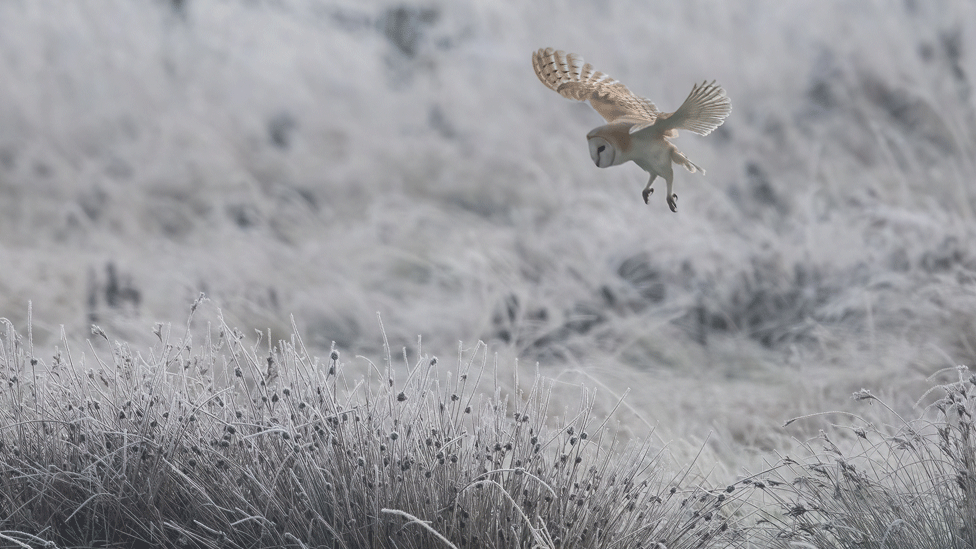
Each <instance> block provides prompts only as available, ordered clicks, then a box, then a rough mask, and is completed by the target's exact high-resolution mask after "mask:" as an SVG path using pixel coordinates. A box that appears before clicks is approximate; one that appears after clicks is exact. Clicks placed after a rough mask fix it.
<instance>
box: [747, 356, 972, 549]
mask: <svg viewBox="0 0 976 549" xmlns="http://www.w3.org/2000/svg"><path fill="white" fill-rule="evenodd" d="M955 370H956V372H957V374H958V379H957V381H955V382H950V383H945V384H943V385H939V386H937V387H935V388H933V389H932V391H931V392H932V393H941V397H940V398H938V399H937V400H935V401H934V402H932V403H931V404H929V405H928V406H927V407H926V408H925V411H924V413H923V415H922V416H921V417H920V418H917V419H911V420H906V419H903V418H902V417H901V416H900V415H899V414H898V413H896V412H895V411H894V410H892V409H891V408H889V407H888V405H887V404H885V403H884V402H883V401H882V400H881V399H879V398H878V397H877V396H875V395H874V394H872V393H871V392H870V391H868V390H866V389H862V390H860V391H858V392H857V393H855V394H854V400H856V401H860V402H866V403H868V404H876V405H879V406H881V407H882V408H884V410H885V411H886V412H887V413H886V414H885V415H887V417H888V418H889V419H890V420H892V423H890V424H889V423H885V424H878V423H875V422H869V421H868V420H866V419H864V418H863V417H859V416H857V415H854V414H849V413H848V414H846V415H845V417H854V418H855V421H854V422H853V423H850V424H845V425H835V426H834V427H833V429H831V431H832V432H833V433H834V434H828V433H827V432H825V431H821V432H820V436H818V437H817V438H815V439H814V440H811V441H809V442H808V443H807V444H805V448H806V449H807V451H808V452H809V455H810V456H812V457H810V458H806V459H798V460H794V459H791V458H790V457H785V458H783V459H782V460H780V461H779V463H778V464H777V467H776V468H775V469H774V470H773V471H772V472H771V474H769V475H768V476H763V477H762V478H761V479H756V480H753V481H752V482H751V484H752V485H753V486H754V487H756V486H757V483H759V482H762V483H764V485H763V486H762V490H763V493H764V494H765V496H766V498H765V499H764V500H763V503H764V504H765V505H764V507H763V508H762V513H761V514H762V515H763V516H764V517H765V520H762V521H760V526H761V527H762V528H767V529H768V535H769V541H768V544H767V545H766V546H767V547H784V548H786V547H817V548H821V549H828V548H852V549H853V548H862V547H869V548H879V549H880V548H884V547H917V548H932V549H936V548H953V549H971V548H972V547H976V427H974V424H973V414H974V413H976V375H973V374H972V372H971V371H970V370H969V369H968V368H967V367H965V366H959V367H958V368H956V369H955ZM808 419H809V418H804V420H808ZM838 434H839V435H840V436H843V437H844V439H845V440H844V441H843V442H841V441H837V442H836V443H835V441H834V440H832V438H833V437H835V436H837V435H838ZM842 447H843V449H842Z"/></svg>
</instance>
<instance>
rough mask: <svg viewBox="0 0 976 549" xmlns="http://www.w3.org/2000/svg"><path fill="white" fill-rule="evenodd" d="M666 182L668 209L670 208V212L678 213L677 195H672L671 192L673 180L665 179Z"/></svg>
mask: <svg viewBox="0 0 976 549" xmlns="http://www.w3.org/2000/svg"><path fill="white" fill-rule="evenodd" d="M666 181H667V182H668V207H669V208H671V211H672V212H675V213H677V212H678V195H676V194H674V193H673V192H671V191H672V189H673V187H674V180H673V179H667V180H666Z"/></svg>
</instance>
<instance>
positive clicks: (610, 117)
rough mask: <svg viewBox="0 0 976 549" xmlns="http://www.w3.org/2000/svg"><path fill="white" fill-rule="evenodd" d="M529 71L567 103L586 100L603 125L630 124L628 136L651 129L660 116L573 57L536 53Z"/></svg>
mask: <svg viewBox="0 0 976 549" xmlns="http://www.w3.org/2000/svg"><path fill="white" fill-rule="evenodd" d="M532 67H533V68H534V69H535V74H536V76H538V77H539V80H541V81H542V83H543V84H545V85H546V86H547V87H548V88H549V89H551V90H553V91H556V92H559V94H560V95H562V96H563V97H567V98H569V99H575V100H577V101H586V100H589V101H590V105H592V106H593V108H594V109H596V112H598V113H600V116H602V117H603V118H604V119H605V120H606V121H607V122H629V123H631V124H634V126H632V127H631V128H630V133H634V132H636V131H638V130H640V129H643V128H646V127H648V126H651V125H653V124H654V122H655V121H656V120H657V119H658V116H660V115H661V111H660V110H658V108H657V107H656V106H655V105H654V103H652V102H651V101H650V100H649V99H645V98H643V97H638V96H636V95H634V94H633V93H632V92H631V91H630V90H629V89H627V86H625V85H623V84H622V83H620V82H618V81H617V80H614V79H613V78H611V77H610V76H608V75H606V74H604V73H602V72H600V71H597V70H594V69H593V65H590V64H589V63H585V62H584V61H583V58H582V57H581V56H579V55H576V54H575V53H570V54H567V53H566V52H564V51H561V50H554V49H553V48H545V49H540V50H539V51H537V52H535V55H533V56H532Z"/></svg>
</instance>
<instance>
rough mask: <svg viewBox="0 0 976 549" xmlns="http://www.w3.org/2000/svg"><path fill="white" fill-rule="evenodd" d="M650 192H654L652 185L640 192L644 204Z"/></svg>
mask: <svg viewBox="0 0 976 549" xmlns="http://www.w3.org/2000/svg"><path fill="white" fill-rule="evenodd" d="M652 194H654V188H653V187H648V188H646V189H644V192H642V193H641V196H643V197H644V204H647V203H648V197H649V196H651V195H652Z"/></svg>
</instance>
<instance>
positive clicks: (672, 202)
mask: <svg viewBox="0 0 976 549" xmlns="http://www.w3.org/2000/svg"><path fill="white" fill-rule="evenodd" d="M668 206H669V207H670V208H671V211H672V212H674V213H678V195H676V194H672V195H671V196H669V197H668Z"/></svg>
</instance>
